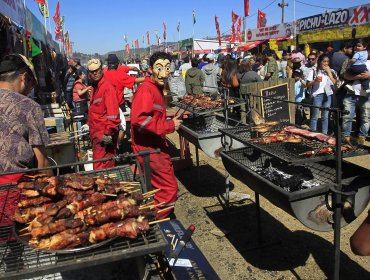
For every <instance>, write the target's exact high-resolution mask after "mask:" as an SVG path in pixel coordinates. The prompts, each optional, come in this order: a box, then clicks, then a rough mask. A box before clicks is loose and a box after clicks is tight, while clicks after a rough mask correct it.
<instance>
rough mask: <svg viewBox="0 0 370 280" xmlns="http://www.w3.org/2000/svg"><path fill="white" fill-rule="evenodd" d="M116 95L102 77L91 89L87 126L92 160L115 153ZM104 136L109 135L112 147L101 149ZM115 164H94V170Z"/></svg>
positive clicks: (111, 162) (112, 162) (116, 135)
mask: <svg viewBox="0 0 370 280" xmlns="http://www.w3.org/2000/svg"><path fill="white" fill-rule="evenodd" d="M118 108H119V107H118V102H117V95H116V90H115V88H114V86H113V85H112V84H111V83H110V82H109V81H108V80H107V79H106V78H105V77H104V76H103V78H102V79H101V80H100V81H99V83H98V85H97V86H96V87H94V88H93V89H92V94H91V99H90V108H89V116H88V119H89V120H88V125H89V128H90V139H91V143H92V149H93V159H94V160H96V159H102V158H105V157H112V156H114V155H115V154H116V152H117V138H118V126H119V124H120V123H121V120H120V118H119V110H118ZM104 135H111V136H112V139H113V145H111V146H109V147H102V146H101V144H100V142H101V140H102V138H103V136H104ZM114 165H115V162H114V161H113V160H112V161H105V162H97V163H94V164H93V166H94V169H102V168H108V167H113V166H114Z"/></svg>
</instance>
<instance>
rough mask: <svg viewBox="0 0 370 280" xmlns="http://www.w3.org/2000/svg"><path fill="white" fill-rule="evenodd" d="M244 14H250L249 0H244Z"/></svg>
mask: <svg viewBox="0 0 370 280" xmlns="http://www.w3.org/2000/svg"><path fill="white" fill-rule="evenodd" d="M244 16H245V17H247V16H249V0H244Z"/></svg>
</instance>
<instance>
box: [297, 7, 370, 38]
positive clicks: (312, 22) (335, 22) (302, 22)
mask: <svg viewBox="0 0 370 280" xmlns="http://www.w3.org/2000/svg"><path fill="white" fill-rule="evenodd" d="M369 13H370V4H364V5H360V6H355V7H350V8H346V9H340V10H336V11H328V12H325V13H323V14H318V15H313V16H310V17H305V18H302V19H298V20H297V33H302V32H307V31H312V30H318V29H329V28H334V27H339V26H354V25H361V24H366V23H370V16H369Z"/></svg>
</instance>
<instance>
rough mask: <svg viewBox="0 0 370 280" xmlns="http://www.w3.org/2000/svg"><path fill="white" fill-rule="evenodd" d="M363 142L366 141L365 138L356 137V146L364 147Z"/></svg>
mask: <svg viewBox="0 0 370 280" xmlns="http://www.w3.org/2000/svg"><path fill="white" fill-rule="evenodd" d="M365 141H366V138H365V136H358V137H357V144H358V145H364V144H365Z"/></svg>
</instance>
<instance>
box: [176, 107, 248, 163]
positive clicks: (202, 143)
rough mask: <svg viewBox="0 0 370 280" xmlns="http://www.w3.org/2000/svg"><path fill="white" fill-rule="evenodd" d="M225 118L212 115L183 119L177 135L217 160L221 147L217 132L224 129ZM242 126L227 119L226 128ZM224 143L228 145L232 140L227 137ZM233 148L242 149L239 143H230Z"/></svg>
mask: <svg viewBox="0 0 370 280" xmlns="http://www.w3.org/2000/svg"><path fill="white" fill-rule="evenodd" d="M225 122H226V118H225V117H224V116H223V115H219V114H213V115H208V116H199V117H193V118H188V119H184V121H183V123H182V124H181V126H180V129H179V130H178V132H179V134H180V135H181V136H182V137H184V138H185V139H186V140H188V141H189V142H191V143H193V144H194V145H195V146H196V147H197V148H199V149H201V150H202V151H203V152H204V153H205V154H207V155H208V156H209V157H212V158H219V151H220V149H221V148H222V146H223V143H222V142H223V141H225V139H221V138H222V137H221V136H222V134H221V133H220V132H219V130H220V129H221V128H224V127H225ZM238 125H241V126H244V125H242V124H240V122H238V121H236V120H232V119H228V126H231V127H235V126H238ZM227 138H228V139H226V141H227V142H228V143H230V142H231V141H232V140H231V139H230V138H229V137H227ZM232 147H233V148H240V147H244V145H243V144H242V143H241V142H239V141H235V140H234V141H232Z"/></svg>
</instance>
